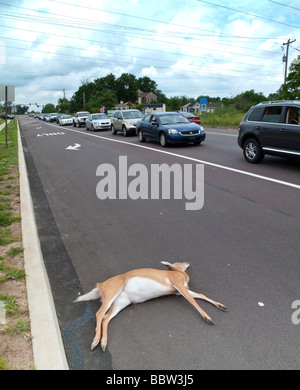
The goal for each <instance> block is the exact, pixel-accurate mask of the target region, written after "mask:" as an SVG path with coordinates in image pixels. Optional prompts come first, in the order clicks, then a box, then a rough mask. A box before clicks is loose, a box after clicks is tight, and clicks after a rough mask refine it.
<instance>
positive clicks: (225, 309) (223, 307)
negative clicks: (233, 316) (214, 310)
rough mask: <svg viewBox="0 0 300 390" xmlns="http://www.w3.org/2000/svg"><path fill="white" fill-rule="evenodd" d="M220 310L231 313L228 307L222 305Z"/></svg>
mask: <svg viewBox="0 0 300 390" xmlns="http://www.w3.org/2000/svg"><path fill="white" fill-rule="evenodd" d="M219 309H221V310H223V311H229V309H227V307H226V306H225V305H222V304H221V303H220V305H219Z"/></svg>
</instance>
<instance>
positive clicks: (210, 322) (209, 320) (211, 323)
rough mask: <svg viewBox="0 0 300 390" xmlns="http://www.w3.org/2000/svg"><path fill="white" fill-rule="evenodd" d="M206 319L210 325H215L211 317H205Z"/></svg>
mask: <svg viewBox="0 0 300 390" xmlns="http://www.w3.org/2000/svg"><path fill="white" fill-rule="evenodd" d="M204 321H205V322H207V323H208V324H209V325H215V323H214V322H213V320H212V319H211V318H204Z"/></svg>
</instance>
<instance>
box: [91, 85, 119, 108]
mask: <svg viewBox="0 0 300 390" xmlns="http://www.w3.org/2000/svg"><path fill="white" fill-rule="evenodd" d="M117 103H118V99H117V97H116V95H115V94H114V93H113V92H112V91H110V90H103V91H97V92H96V93H95V94H94V95H93V96H92V97H91V98H90V99H89V101H88V103H87V104H86V109H87V110H88V111H89V112H91V113H93V112H99V110H100V107H101V106H104V107H105V109H106V110H110V109H112V108H113V107H114V106H115V105H116V104H117Z"/></svg>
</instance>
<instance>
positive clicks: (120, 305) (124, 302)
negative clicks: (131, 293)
mask: <svg viewBox="0 0 300 390" xmlns="http://www.w3.org/2000/svg"><path fill="white" fill-rule="evenodd" d="M130 304H131V301H130V300H129V299H128V298H127V297H126V296H125V295H124V294H123V293H121V294H120V295H119V296H118V297H117V299H116V300H115V301H114V303H113V304H112V305H111V307H110V309H109V310H108V312H107V313H106V315H105V316H104V319H103V322H102V339H101V348H102V350H103V351H105V349H106V345H107V340H108V332H107V329H108V324H109V322H110V321H111V320H112V319H113V318H114V317H115V316H116V315H117V314H118V313H119V312H120V311H121V310H123V309H124V308H125V307H126V306H129V305H130Z"/></svg>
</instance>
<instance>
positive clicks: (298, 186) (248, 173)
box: [66, 129, 300, 190]
mask: <svg viewBox="0 0 300 390" xmlns="http://www.w3.org/2000/svg"><path fill="white" fill-rule="evenodd" d="M66 130H68V131H73V132H74V133H79V134H83V135H87V136H90V137H96V138H101V139H104V140H106V141H110V142H117V143H121V144H126V145H130V146H134V147H137V148H143V149H148V150H151V151H152V152H157V153H163V154H167V155H169V156H174V157H178V158H182V159H185V160H190V161H194V162H196V163H199V164H204V165H209V166H211V167H215V168H219V169H224V170H226V171H230V172H235V173H239V174H241V175H246V176H251V177H255V178H257V179H261V180H265V181H270V182H273V183H277V184H281V185H284V186H288V187H292V188H296V189H297V190H299V189H300V185H299V184H294V183H290V182H287V181H283V180H277V179H273V178H272V177H268V176H262V175H257V174H256V173H251V172H247V171H242V170H240V169H236V168H230V167H227V166H225V165H220V164H215V163H212V162H209V161H204V160H200V159H197V158H194V157H189V156H183V155H181V154H178V153H173V152H168V151H166V150H161V149H153V148H150V147H149V146H145V145H139V144H133V143H131V142H128V141H122V140H119V139H112V138H107V137H103V136H101V135H97V134H89V133H82V132H81V131H77V130H73V129H66Z"/></svg>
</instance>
